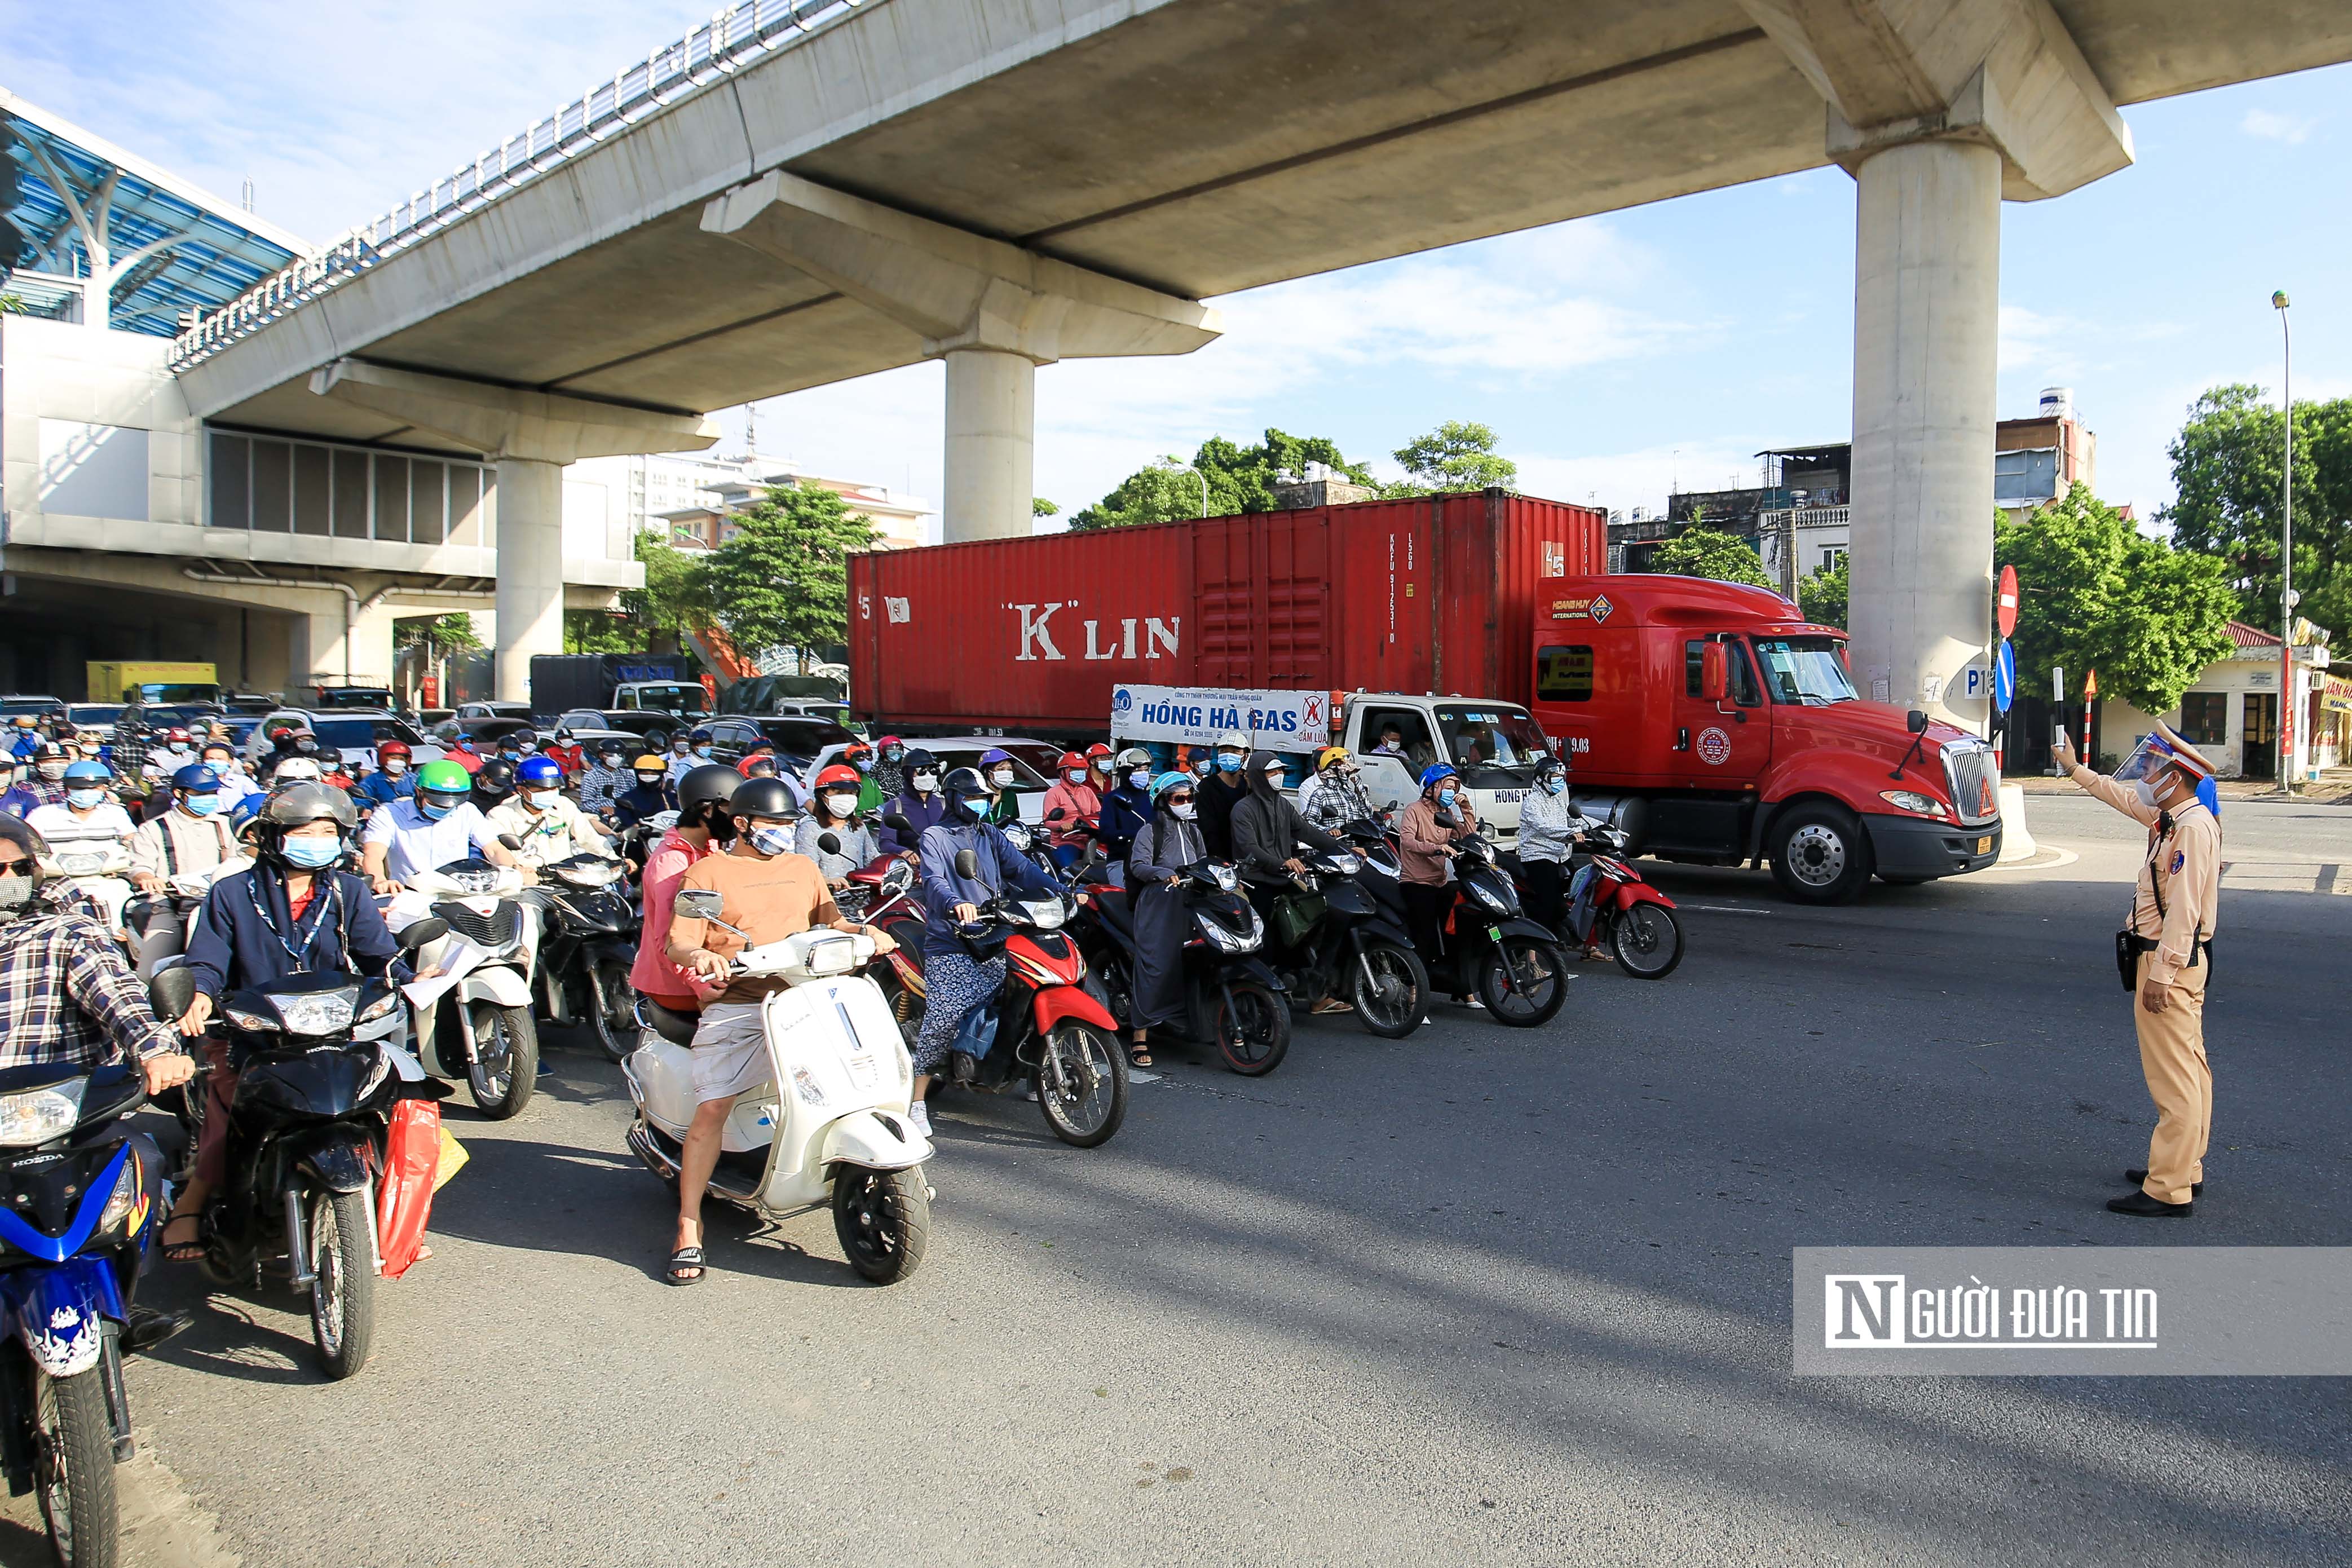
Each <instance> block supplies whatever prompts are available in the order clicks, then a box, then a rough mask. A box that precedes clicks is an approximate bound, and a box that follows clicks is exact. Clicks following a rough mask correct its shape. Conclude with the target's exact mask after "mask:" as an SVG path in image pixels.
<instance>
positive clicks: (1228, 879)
mask: <svg viewBox="0 0 2352 1568" xmlns="http://www.w3.org/2000/svg"><path fill="white" fill-rule="evenodd" d="M1209 874H1210V875H1212V876H1213V877H1215V878H1216V879H1217V885H1218V886H1219V887H1220V888H1222V889H1223V890H1224V891H1225V892H1227V893H1231V892H1233V891H1234V889H1235V888H1237V887H1239V886H1241V884H1242V879H1241V873H1238V872H1236V871H1234V868H1233V867H1231V866H1229V865H1221V866H1216V867H1213V868H1212V870H1211V871H1210V873H1209Z"/></svg>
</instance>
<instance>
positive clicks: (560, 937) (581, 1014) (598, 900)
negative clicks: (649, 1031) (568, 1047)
mask: <svg viewBox="0 0 2352 1568" xmlns="http://www.w3.org/2000/svg"><path fill="white" fill-rule="evenodd" d="M627 887H628V883H627V881H626V873H625V871H624V869H623V866H622V862H619V861H616V860H608V859H606V858H605V857H604V856H603V855H598V854H577V855H573V856H572V858H571V859H569V860H561V861H557V862H554V863H553V864H551V865H544V866H541V867H540V868H539V885H538V887H536V888H534V889H530V890H528V891H526V892H525V893H524V894H523V896H524V897H526V898H529V899H530V900H531V901H532V902H533V903H535V904H538V905H539V907H540V915H541V919H540V932H539V975H538V977H537V983H538V985H539V987H540V996H541V1003H542V1005H543V1006H544V1008H545V1009H546V1013H547V1017H548V1019H549V1021H550V1022H551V1023H553V1024H555V1025H556V1026H557V1027H558V1028H561V1029H573V1028H577V1027H578V1026H579V1025H580V1024H581V1023H583V1022H585V1023H586V1024H588V1025H589V1026H590V1027H591V1028H592V1029H593V1030H595V1031H596V1043H597V1044H598V1045H599V1046H602V1047H603V1048H604V1054H605V1055H606V1056H609V1057H611V1058H612V1059H613V1060H614V1061H620V1060H621V1059H622V1058H623V1057H625V1056H626V1055H628V1054H629V1052H631V1051H635V1049H636V1048H637V1029H636V1007H637V994H636V992H635V989H633V988H631V987H630V985H629V967H630V966H631V965H633V964H634V963H635V962H636V956H637V934H638V930H639V928H640V927H641V926H642V925H643V924H644V919H645V917H644V915H643V914H642V912H640V910H639V909H638V907H637V905H636V904H635V903H634V902H633V901H632V900H631V899H630V897H629V895H628V892H627Z"/></svg>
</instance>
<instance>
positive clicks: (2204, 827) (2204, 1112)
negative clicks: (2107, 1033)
mask: <svg viewBox="0 0 2352 1568" xmlns="http://www.w3.org/2000/svg"><path fill="white" fill-rule="evenodd" d="M2073 778H2074V782H2075V783H2076V784H2078V785H2080V786H2081V787H2082V788H2083V789H2085V790H2087V791H2089V792H2090V793H2091V794H2093V795H2095V796H2097V797H2098V798H2099V799H2100V800H2105V802H2106V803H2107V804H2108V805H2110V806H2113V807H2114V808H2115V809H2116V810H2118V811H2121V812H2123V813H2124V814H2125V815H2126V816H2128V817H2130V818H2132V819H2133V820H2134V821H2137V822H2141V823H2143V824H2145V825H2146V826H2147V856H2146V857H2145V858H2144V859H2143V860H2142V861H2141V862H2140V868H2139V881H2138V884H2137V886H2136V887H2135V888H2134V890H2133V893H2132V907H2131V922H2130V927H2129V928H2130V930H2131V931H2132V932H2133V933H2134V934H2135V935H2137V936H2143V937H2146V938H2148V939H2149V940H2151V941H2153V942H2155V943H2156V946H2155V947H2154V949H2152V950H2151V951H2148V952H2145V953H2142V954H2141V955H2140V956H2139V972H2138V981H2139V985H2140V986H2143V987H2144V986H2146V985H2147V984H2148V983H2149V982H2151V981H2152V982H2154V983H2155V984H2157V985H2160V986H2165V987H2168V988H2170V990H2171V993H2172V995H2171V1005H2170V1006H2169V1007H2168V1008H2166V1009H2165V1010H2164V1011H2162V1012H2160V1013H2152V1012H2150V1011H2148V1010H2147V1008H2146V1007H2145V1006H2144V1005H2143V1004H2142V999H2141V993H2140V991H2139V990H2138V989H2135V990H2134V991H2133V993H2132V1024H2133V1027H2134V1028H2135V1029H2137V1030H2138V1033H2139V1062H2140V1071H2142V1072H2143V1073H2144V1074H2145V1075H2146V1076H2147V1092H2148V1098H2150V1099H2151V1100H2154V1101H2155V1102H2156V1132H2155V1134H2154V1135H2153V1136H2152V1137H2150V1138H2149V1139H2148V1145H2147V1180H2146V1181H2145V1182H2143V1183H2141V1184H2140V1190H2141V1191H2143V1192H2145V1193H2147V1196H2148V1197H2153V1198H2156V1199H2158V1201H2160V1202H2164V1203H2187V1202H2189V1198H2190V1196H2191V1188H2192V1187H2193V1186H2195V1185H2196V1184H2197V1183H2199V1182H2201V1181H2203V1180H2204V1179H2205V1145H2206V1144H2207V1142H2208V1141H2209V1140H2210V1137H2211V1135H2212V1131H2213V1069H2212V1067H2211V1065H2210V1063H2209V1062H2208V1061H2206V1058H2205V985H2206V982H2207V980H2208V979H2209V978H2210V977H2211V971H2212V967H2213V963H2212V955H2211V954H2210V952H2208V951H2207V950H2206V948H2205V944H2206V943H2207V942H2209V941H2210V940H2211V938H2212V936H2213V928H2214V925H2215V924H2216V923H2217V921H2218V918H2219V915H2220V903H2221V823H2219V822H2217V821H2214V820H2213V813H2212V812H2210V811H2209V810H2206V809H2205V806H2204V803H2203V802H2202V801H2198V800H2190V801H2189V802H2188V803H2187V804H2185V805H2182V806H2180V807H2179V808H2178V809H2176V810H2174V811H2173V812H2172V814H2171V826H2170V831H2166V830H2165V828H2164V827H2163V825H2162V823H2161V822H2160V821H2159V818H2160V816H2161V813H2159V812H2158V810H2157V809H2156V808H2155V807H2153V806H2149V805H2146V804H2144V803H2142V801H2141V800H2140V798H2139V796H2138V794H2137V792H2135V791H2134V790H2133V789H2131V788H2130V787H2129V786H2128V785H2124V784H2118V783H2116V781H2115V780H2114V779H2109V778H2106V777H2105V776H2103V775H2101V774H2097V773H2094V772H2092V771H2091V770H2090V769H2089V768H2084V767H2083V766H2082V765H2080V764H2079V763H2078V764H2076V765H2075V768H2074V774H2073Z"/></svg>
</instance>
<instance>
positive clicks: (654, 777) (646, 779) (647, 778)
mask: <svg viewBox="0 0 2352 1568" xmlns="http://www.w3.org/2000/svg"><path fill="white" fill-rule="evenodd" d="M661 781H662V776H661V775H660V774H658V773H640V774H638V775H637V782H638V783H640V784H643V785H645V786H646V787H647V788H648V789H650V788H652V787H653V786H654V785H656V784H658V783H660V782H661Z"/></svg>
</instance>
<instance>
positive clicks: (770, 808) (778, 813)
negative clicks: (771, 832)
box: [688, 769, 798, 819]
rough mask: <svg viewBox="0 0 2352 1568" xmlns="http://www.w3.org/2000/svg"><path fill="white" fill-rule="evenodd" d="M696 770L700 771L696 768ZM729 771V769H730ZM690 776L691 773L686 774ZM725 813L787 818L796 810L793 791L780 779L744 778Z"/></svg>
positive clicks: (729, 800)
mask: <svg viewBox="0 0 2352 1568" xmlns="http://www.w3.org/2000/svg"><path fill="white" fill-rule="evenodd" d="M697 771H700V770H699V769H697ZM729 771H731V769H730V770H729ZM692 777H693V775H692V774H688V778H692ZM727 814H728V815H729V816H730V817H734V818H738V819H741V818H745V817H769V818H779V819H781V818H787V817H792V816H795V815H797V814H798V812H797V811H796V810H795V809H794V808H793V792H792V790H791V789H789V788H787V787H786V785H785V783H784V781H783V780H782V779H741V780H740V782H739V783H738V784H737V785H736V788H735V791H734V793H733V794H732V795H731V796H730V797H729V798H728V801H727Z"/></svg>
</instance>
